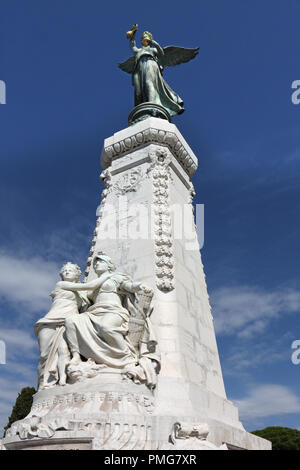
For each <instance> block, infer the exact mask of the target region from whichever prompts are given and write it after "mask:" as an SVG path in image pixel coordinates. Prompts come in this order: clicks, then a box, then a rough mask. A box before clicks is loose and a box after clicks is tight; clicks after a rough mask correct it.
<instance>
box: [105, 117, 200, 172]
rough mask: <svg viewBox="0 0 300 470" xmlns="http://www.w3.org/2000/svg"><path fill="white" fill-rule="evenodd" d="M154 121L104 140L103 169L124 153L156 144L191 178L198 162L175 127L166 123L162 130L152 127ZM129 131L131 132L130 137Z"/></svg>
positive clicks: (138, 125)
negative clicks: (170, 153) (161, 146)
mask: <svg viewBox="0 0 300 470" xmlns="http://www.w3.org/2000/svg"><path fill="white" fill-rule="evenodd" d="M149 121H150V122H149ZM154 121H157V119H155V118H152V119H151V118H150V119H147V120H145V121H142V122H141V123H138V124H136V125H135V126H133V127H132V128H130V129H126V131H128V132H126V133H125V132H123V131H121V132H119V133H117V134H115V135H114V136H113V137H112V138H109V139H106V141H105V144H104V149H103V152H102V156H101V164H102V166H103V168H108V167H109V166H110V165H111V162H112V159H114V158H115V157H120V156H122V154H124V153H128V152H131V151H132V150H133V149H137V148H139V147H143V146H145V145H147V144H151V143H158V144H159V145H164V146H166V147H168V148H169V149H170V151H171V152H172V154H173V155H174V156H175V158H176V159H177V161H178V162H179V163H180V165H181V166H182V168H183V169H184V170H185V171H186V173H187V174H188V176H189V177H192V176H193V174H194V173H195V171H196V169H197V166H198V161H197V158H196V156H195V155H194V153H193V152H192V151H191V149H190V148H189V146H188V145H187V143H186V142H185V140H184V139H183V137H182V136H181V135H180V133H179V131H178V130H177V128H176V126H174V124H170V123H167V122H166V123H164V124H163V125H162V127H165V129H162V128H159V126H158V125H157V127H156V126H155V125H153V124H156V123H155V122H154ZM158 121H161V120H158ZM145 123H146V125H147V123H148V126H147V127H146V126H145ZM167 126H169V129H170V130H168V127H167ZM130 131H133V133H132V134H131V135H130ZM134 131H135V132H134ZM118 134H119V136H118ZM122 137H123V138H122Z"/></svg>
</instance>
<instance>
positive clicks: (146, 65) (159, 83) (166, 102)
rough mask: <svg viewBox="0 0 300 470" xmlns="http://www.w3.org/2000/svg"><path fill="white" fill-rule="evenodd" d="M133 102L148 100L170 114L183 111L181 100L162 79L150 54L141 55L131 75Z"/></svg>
mask: <svg viewBox="0 0 300 470" xmlns="http://www.w3.org/2000/svg"><path fill="white" fill-rule="evenodd" d="M132 80H133V85H134V90H135V94H134V98H135V99H134V104H135V106H137V105H138V104H141V103H145V102H150V103H155V104H158V105H160V106H163V107H164V108H165V109H166V110H167V111H168V113H169V114H170V116H174V115H175V114H181V113H182V112H183V111H184V108H183V101H182V99H181V98H180V96H178V95H177V93H175V92H174V91H173V90H172V89H171V88H170V87H169V85H168V84H167V83H166V81H165V80H164V79H163V77H162V74H161V71H160V68H159V65H158V63H157V61H156V60H155V58H154V57H153V56H152V55H149V54H147V55H146V54H145V55H143V56H142V57H141V58H140V59H139V61H138V63H137V65H136V68H135V71H134V73H133V76H132Z"/></svg>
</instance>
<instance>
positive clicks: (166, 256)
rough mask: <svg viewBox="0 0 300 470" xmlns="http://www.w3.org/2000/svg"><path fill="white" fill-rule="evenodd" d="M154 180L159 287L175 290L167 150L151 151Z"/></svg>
mask: <svg viewBox="0 0 300 470" xmlns="http://www.w3.org/2000/svg"><path fill="white" fill-rule="evenodd" d="M149 157H150V159H151V165H150V168H149V171H151V173H152V181H153V207H154V209H153V210H154V243H155V264H156V285H157V287H158V288H159V289H160V290H162V291H164V292H169V291H171V290H173V289H174V284H173V279H174V272H173V267H174V258H173V249H172V248H173V241H172V221H171V216H170V211H169V185H170V178H171V176H170V169H169V164H170V162H171V158H172V157H171V155H169V153H168V151H167V149H166V148H165V147H158V148H156V149H155V150H154V151H150V152H149Z"/></svg>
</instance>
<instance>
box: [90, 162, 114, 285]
mask: <svg viewBox="0 0 300 470" xmlns="http://www.w3.org/2000/svg"><path fill="white" fill-rule="evenodd" d="M100 179H101V180H102V181H103V182H104V185H105V189H104V190H103V191H102V195H101V198H102V199H101V203H100V206H99V210H98V219H97V222H96V228H95V231H94V236H93V240H92V246H91V249H90V253H89V257H88V259H87V263H86V270H85V273H84V274H85V276H84V280H85V281H86V280H87V277H88V275H89V272H90V269H91V264H92V260H93V256H94V251H95V245H96V241H97V235H98V227H99V225H100V222H101V219H102V216H103V211H104V205H105V201H106V198H107V195H108V194H109V192H110V191H111V187H112V181H111V173H110V171H109V170H108V169H106V170H104V171H102V173H101V175H100Z"/></svg>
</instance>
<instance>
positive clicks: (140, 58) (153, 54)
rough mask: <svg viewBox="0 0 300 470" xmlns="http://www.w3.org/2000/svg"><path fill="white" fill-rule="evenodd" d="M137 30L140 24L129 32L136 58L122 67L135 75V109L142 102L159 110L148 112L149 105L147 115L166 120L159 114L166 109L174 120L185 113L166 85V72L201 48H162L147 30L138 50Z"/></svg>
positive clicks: (133, 57) (167, 114)
mask: <svg viewBox="0 0 300 470" xmlns="http://www.w3.org/2000/svg"><path fill="white" fill-rule="evenodd" d="M136 30H137V25H134V26H133V28H132V29H131V30H130V31H128V32H127V38H128V39H129V42H130V47H131V50H132V52H133V56H132V57H130V58H129V59H127V60H126V61H125V62H122V63H120V64H119V67H120V69H121V70H123V71H124V72H127V73H130V74H131V75H132V84H133V86H134V104H135V106H140V105H142V104H143V103H148V104H151V103H152V104H154V105H156V107H153V112H152V113H151V111H149V109H151V106H150V107H149V106H148V107H147V110H148V114H152V115H154V116H155V115H156V116H157V117H162V118H164V119H166V118H167V117H164V116H163V113H159V112H158V111H157V109H158V108H159V107H162V108H164V110H166V112H167V113H166V116H170V117H172V116H174V115H176V114H181V113H183V111H184V106H183V100H182V99H181V98H180V96H179V95H178V94H177V93H175V91H173V90H172V88H171V87H170V86H169V85H168V84H167V83H166V81H165V80H164V78H163V70H164V68H165V67H167V66H171V65H178V64H182V63H183V62H188V61H190V60H191V59H193V58H194V57H196V55H197V54H198V50H199V48H198V47H197V48H194V49H186V48H183V47H177V46H167V47H164V48H162V47H161V46H160V45H159V44H158V42H156V41H154V39H153V38H152V34H151V33H150V32H148V31H145V32H144V33H143V35H142V37H141V43H142V47H140V48H139V47H137V45H136V42H135V39H134V36H135V33H136ZM145 109H146V108H145ZM146 112H147V111H146ZM131 114H132V113H131ZM160 114H161V115H160Z"/></svg>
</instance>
